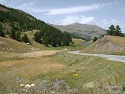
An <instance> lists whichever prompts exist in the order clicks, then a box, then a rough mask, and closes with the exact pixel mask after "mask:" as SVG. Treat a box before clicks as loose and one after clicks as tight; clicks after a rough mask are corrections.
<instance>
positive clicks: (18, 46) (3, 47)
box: [0, 37, 33, 52]
mask: <svg viewBox="0 0 125 94" xmlns="http://www.w3.org/2000/svg"><path fill="white" fill-rule="evenodd" d="M32 50H33V47H32V46H30V45H26V44H25V43H23V42H18V41H16V40H13V39H11V38H3V37H0V51H2V52H28V51H32Z"/></svg>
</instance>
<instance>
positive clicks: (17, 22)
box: [0, 4, 72, 47]
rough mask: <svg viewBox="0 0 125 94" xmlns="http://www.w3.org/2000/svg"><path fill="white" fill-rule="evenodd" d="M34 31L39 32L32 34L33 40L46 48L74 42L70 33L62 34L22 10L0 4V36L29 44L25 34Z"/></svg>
mask: <svg viewBox="0 0 125 94" xmlns="http://www.w3.org/2000/svg"><path fill="white" fill-rule="evenodd" d="M33 30H37V31H36V32H34V33H33V32H32V38H31V39H34V40H35V41H36V42H39V43H40V44H44V45H46V46H49V45H51V46H53V47H57V46H68V45H69V44H70V42H72V39H71V36H70V34H69V33H67V32H62V31H61V30H59V29H57V28H55V27H53V26H50V25H48V24H46V23H45V22H44V21H41V20H38V19H36V18H35V17H33V16H32V15H30V14H28V13H26V12H24V11H22V10H19V9H13V8H9V7H6V6H4V5H1V4H0V36H2V37H5V35H6V36H9V37H11V38H12V39H15V40H17V41H20V42H21V41H24V42H26V41H28V42H29V40H28V38H27V35H25V34H26V33H25V32H27V31H33ZM24 35H25V38H24Z"/></svg>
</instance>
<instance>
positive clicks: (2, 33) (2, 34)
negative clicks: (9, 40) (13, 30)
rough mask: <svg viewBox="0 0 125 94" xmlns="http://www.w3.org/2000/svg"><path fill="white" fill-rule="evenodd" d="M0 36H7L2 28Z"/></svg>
mask: <svg viewBox="0 0 125 94" xmlns="http://www.w3.org/2000/svg"><path fill="white" fill-rule="evenodd" d="M0 36H1V37H5V34H4V32H3V31H2V30H1V29H0Z"/></svg>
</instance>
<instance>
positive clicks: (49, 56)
mask: <svg viewBox="0 0 125 94" xmlns="http://www.w3.org/2000/svg"><path fill="white" fill-rule="evenodd" d="M56 52H57V51H40V52H37V51H35V52H30V53H24V54H21V53H15V54H14V53H12V54H11V53H9V54H7V53H4V55H6V57H4V56H2V57H3V58H8V59H7V60H3V61H1V62H0V82H2V83H0V85H1V86H2V87H7V88H12V87H13V88H16V89H20V87H19V86H20V84H23V83H26V84H27V83H34V84H36V85H38V86H39V85H41V82H39V81H49V82H52V83H53V82H54V81H56V80H57V79H58V80H59V79H61V80H64V81H65V82H66V83H67V84H68V85H69V86H70V88H72V89H73V88H75V89H78V90H79V91H78V92H77V93H73V94H83V93H85V94H88V93H90V94H92V93H93V92H94V91H95V90H97V89H100V87H99V86H100V85H103V86H102V88H105V87H106V86H114V85H118V86H120V87H121V86H122V85H123V84H125V83H124V82H125V79H124V77H125V75H124V73H125V65H124V64H123V63H119V62H113V61H108V60H105V59H102V58H99V57H90V56H80V55H70V54H67V53H61V54H60V55H57V56H56V55H54V54H55V53H56ZM17 54H18V56H17ZM11 55H12V56H11ZM9 56H11V57H9ZM76 74H77V76H73V75H76ZM15 80H16V82H13V81H15ZM18 80H19V81H18ZM101 82H102V83H101ZM42 83H43V82H42ZM89 84H92V85H93V87H92V88H90V89H89ZM1 86H0V90H1V88H2V87H1ZM7 88H6V89H7ZM64 91H65V90H64ZM96 92H97V91H96ZM30 94H32V93H30ZM39 94H41V93H39ZM43 94H44V93H43ZM47 94H50V93H47ZM66 94H67V93H66ZM71 94H72V93H71ZM102 94H104V91H103V93H102Z"/></svg>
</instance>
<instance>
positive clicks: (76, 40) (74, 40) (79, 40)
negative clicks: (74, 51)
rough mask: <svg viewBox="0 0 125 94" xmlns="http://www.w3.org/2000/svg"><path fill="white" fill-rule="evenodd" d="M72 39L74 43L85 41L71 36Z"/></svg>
mask: <svg viewBox="0 0 125 94" xmlns="http://www.w3.org/2000/svg"><path fill="white" fill-rule="evenodd" d="M72 41H73V42H74V44H80V43H83V42H85V40H82V39H76V38H73V39H72Z"/></svg>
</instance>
